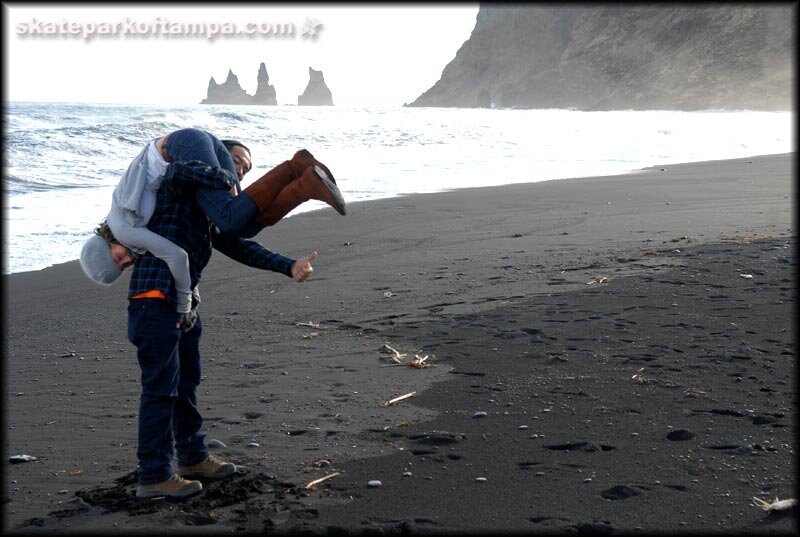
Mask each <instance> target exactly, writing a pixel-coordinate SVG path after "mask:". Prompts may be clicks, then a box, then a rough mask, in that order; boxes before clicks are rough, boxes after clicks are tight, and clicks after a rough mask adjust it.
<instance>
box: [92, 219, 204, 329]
mask: <svg viewBox="0 0 800 537" xmlns="http://www.w3.org/2000/svg"><path fill="white" fill-rule="evenodd" d="M107 223H108V227H109V228H111V233H113V234H114V238H115V239H117V240H118V241H119V242H120V243H122V244H124V245H125V246H127V247H128V248H144V249H145V250H147V251H149V252H150V253H151V254H153V255H154V256H156V257H157V258H159V259H161V260H162V261H164V262H165V263H166V264H167V266H168V267H169V270H170V272H171V273H172V278H173V279H174V280H175V291H176V297H177V301H178V302H177V308H176V310H177V311H178V312H180V313H185V312H187V311H189V310H190V309H191V305H192V291H191V284H192V279H191V274H190V272H189V256H188V255H187V254H186V251H185V250H184V249H183V248H181V247H180V246H178V245H177V244H175V243H174V242H172V241H170V240H168V239H166V238H164V237H162V236H161V235H159V234H158V233H154V232H152V231H150V230H149V229H147V228H146V227H134V226H132V225H130V224H129V223H128V221H127V220H125V218H124V216H123V215H122V211H119V210H115V209H112V210H111V212H110V213H109V214H108V218H107Z"/></svg>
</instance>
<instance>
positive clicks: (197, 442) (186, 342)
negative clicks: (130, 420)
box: [128, 298, 208, 485]
mask: <svg viewBox="0 0 800 537" xmlns="http://www.w3.org/2000/svg"><path fill="white" fill-rule="evenodd" d="M201 333H202V324H201V322H200V318H199V316H198V318H197V324H195V326H194V328H192V329H191V330H190V331H188V332H186V333H181V331H180V329H178V328H175V308H174V307H172V306H170V304H169V302H167V301H166V300H163V299H159V298H138V299H134V300H131V301H130V302H129V304H128V339H129V340H130V341H131V343H133V344H134V345H135V346H136V348H137V353H136V355H137V358H138V359H139V367H140V369H141V371H142V377H141V383H142V394H141V398H140V400H139V435H138V448H137V451H136V455H137V457H138V458H139V483H141V484H143V485H144V484H152V483H160V482H161V481H164V480H166V479H169V478H170V477H172V475H173V473H174V472H173V470H172V458H173V455H174V453H175V450H177V452H178V464H179V465H182V466H191V465H194V464H197V463H199V462H202V461H203V460H205V459H206V458H207V457H208V447H207V446H206V444H205V436H206V435H205V433H204V432H202V431H201V428H202V425H203V418H202V416H201V415H200V410H199V408H198V406H197V393H196V392H197V387H198V386H199V384H200V376H201V372H200V335H201ZM173 443H174V444H175V446H174V448H173Z"/></svg>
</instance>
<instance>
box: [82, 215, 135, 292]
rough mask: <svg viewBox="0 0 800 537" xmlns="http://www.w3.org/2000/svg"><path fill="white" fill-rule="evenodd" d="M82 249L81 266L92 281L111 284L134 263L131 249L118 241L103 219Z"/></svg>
mask: <svg viewBox="0 0 800 537" xmlns="http://www.w3.org/2000/svg"><path fill="white" fill-rule="evenodd" d="M94 233H95V234H94V235H92V236H91V237H90V238H89V240H87V241H86V243H85V244H84V245H83V248H82V249H81V259H80V260H81V268H83V272H84V273H86V275H87V276H88V277H89V279H91V280H92V281H94V282H96V283H99V284H102V285H111V284H112V283H113V282H114V280H116V279H117V278H119V276H120V274H122V271H123V270H124V269H125V268H126V267H129V266H130V265H132V264H133V263H134V257H133V255H132V254H131V251H130V250H129V249H128V248H127V247H126V246H125V245H123V244H120V243H119V242H117V240H116V239H115V238H114V234H113V233H111V229H110V228H109V227H108V224H107V223H106V222H105V221H103V222H102V223H101V224H100V225H99V226H97V228H96V229H95V230H94Z"/></svg>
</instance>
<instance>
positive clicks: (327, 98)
mask: <svg viewBox="0 0 800 537" xmlns="http://www.w3.org/2000/svg"><path fill="white" fill-rule="evenodd" d="M297 104H298V105H300V106H309V105H311V106H333V95H332V94H331V90H330V89H328V85H327V84H325V77H324V76H323V75H322V71H315V70H314V69H312V68H311V67H309V68H308V85H307V86H306V89H305V91H304V92H303V94H302V95H298V97H297Z"/></svg>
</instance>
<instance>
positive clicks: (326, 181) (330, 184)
mask: <svg viewBox="0 0 800 537" xmlns="http://www.w3.org/2000/svg"><path fill="white" fill-rule="evenodd" d="M312 169H313V170H314V174H315V175H316V176H317V179H319V180H320V181H322V184H323V185H325V188H326V189H327V190H328V192H330V194H331V196H333V202H334V203H335V207H334V209H336V212H338V213H339V214H341V215H342V216H344V215H345V214H347V209H346V208H345V205H344V198H343V197H342V193H341V192H340V191H339V187H338V186H336V183H335V182H334V181H332V180H331V178H330V177H328V174H327V173H325V170H324V169H322V166H320V165H319V164H315V165H314V166H312Z"/></svg>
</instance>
